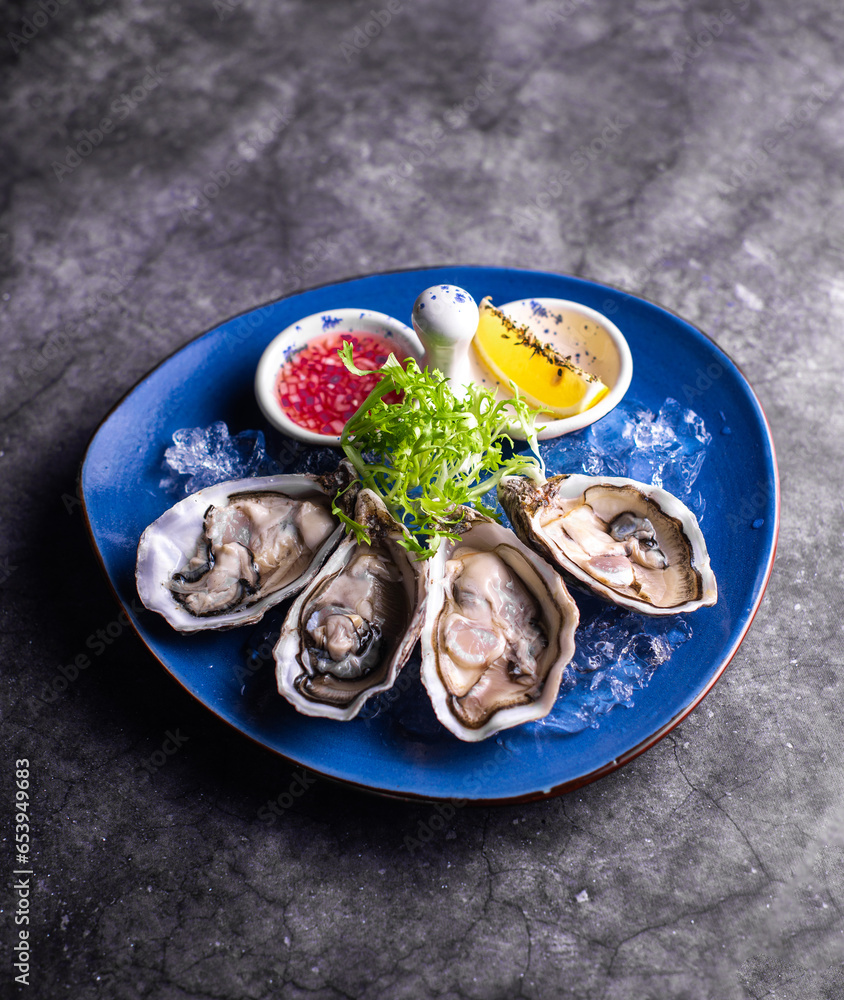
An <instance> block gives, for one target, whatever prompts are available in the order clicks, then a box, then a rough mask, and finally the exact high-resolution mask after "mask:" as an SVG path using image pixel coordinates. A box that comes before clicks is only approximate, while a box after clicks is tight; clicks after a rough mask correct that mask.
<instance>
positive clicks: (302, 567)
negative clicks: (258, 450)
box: [135, 463, 355, 632]
mask: <svg viewBox="0 0 844 1000" xmlns="http://www.w3.org/2000/svg"><path fill="white" fill-rule="evenodd" d="M354 482H355V474H354V471H353V469H352V467H351V465H350V464H349V463H341V465H340V467H339V468H338V469H337V470H336V471H335V472H333V473H330V474H328V475H326V476H311V475H289V476H265V477H262V478H256V479H238V480H233V481H231V482H226V483H220V484H219V485H217V486H209V487H207V488H206V489H203V490H199V491H198V492H197V493H193V494H191V495H190V496H189V497H186V498H185V499H184V500H181V501H179V503H177V504H176V505H175V506H174V507H171V508H170V510H168V511H165V513H164V514H162V515H161V517H159V518H158V519H157V520H156V521H154V522H153V523H152V524H151V525H150V526H149V527H148V528H147V529H146V531H144V533H143V535H142V536H141V540H140V543H139V545H138V558H137V564H136V570H135V577H136V580H137V586H138V594H139V595H140V598H141V600H142V601H143V603H144V604H145V605H146V607H148V608H149V609H150V610H151V611H157V612H158V613H159V614H161V615H163V616H164V617H165V618H166V619H167V621H168V622H169V623H170V625H172V626H173V628H175V629H178V630H179V631H180V632H196V631H200V630H202V629H222V628H234V627H236V626H238V625H249V624H253V623H255V622H257V621H260V619H261V618H262V617H263V615H264V613H265V612H266V611H267V610H268V609H269V608H271V607H273V606H274V605H276V604H278V603H279V602H280V601H282V600H284V598H285V597H287V596H289V595H290V594H293V593H296V591H297V590H300V589H301V588H302V587H304V586H305V585H306V584H307V583H309V582H310V580H311V579H313V577H314V575H315V574H316V572H317V570H318V569H319V567H320V566H321V565H322V563H323V562H324V560H325V559H326V558H327V557H328V554H329V553H330V552H331V550H332V549H333V548H334V546H335V545H336V544H337V543H338V542H339V540H340V536H341V534H342V531H343V526H342V524H341V523H340V520H339V518H338V517H336V516H335V515H334V514H333V513H332V511H331V502H332V499H333V498H334V496H335V495H336V494H337V492H338V491H339V490H343V489H345V488H346V487H348V486H350V485H351V484H353V483H354Z"/></svg>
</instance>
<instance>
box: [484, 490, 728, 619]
mask: <svg viewBox="0 0 844 1000" xmlns="http://www.w3.org/2000/svg"><path fill="white" fill-rule="evenodd" d="M498 497H499V500H500V501H501V505H502V507H503V508H504V509H505V510H506V511H507V516H508V517H509V518H510V523H511V524H512V525H513V528H514V530H515V531H516V533H517V534H518V536H519V537H520V538H521V539H522V540H523V541H524V542H526V543H527V544H528V545H530V546H531V547H532V548H534V549H535V550H536V551H537V552H539V553H541V554H542V555H543V556H545V558H546V559H548V560H549V561H551V562H552V563H554V564H555V565H557V566H559V567H560V569H561V570H562V571H563V573H564V574H565V575H566V577H567V578H569V579H570V580H572V581H573V582H574V584H575V585H578V586H583V587H585V588H586V589H588V590H591V591H593V592H594V593H596V594H597V595H598V596H600V597H603V598H605V599H606V600H609V601H612V602H613V603H614V604H619V605H621V606H623V607H626V608H630V609H632V610H634V611H638V612H641V613H642V614H647V615H672V614H679V613H681V612H687V611H694V610H695V609H696V608H700V607H703V606H706V605H711V604H714V603H715V602H716V600H717V598H718V588H717V585H716V583H715V574H714V573H713V572H712V568H711V566H710V564H709V555H708V553H707V551H706V542H705V541H704V538H703V533H702V532H701V530H700V526H699V525H698V523H697V518H696V517H695V515H694V514H693V513H692V512H691V511H690V510H689V508H688V507H686V505H685V504H683V503H682V502H681V501H680V500H678V499H677V497H675V496H673V495H672V494H671V493H669V492H667V490H663V489H661V488H660V487H658V486H649V485H648V484H646V483H638V482H636V481H635V480H632V479H622V478H617V477H605V476H581V475H574V476H565V475H563V476H552V478H551V479H549V480H547V481H546V482H545V483H544V485H542V486H538V485H537V484H536V483H534V482H532V481H531V480H529V479H527V478H523V477H520V476H507V477H505V478H504V479H502V480H501V483H500V484H499V486H498Z"/></svg>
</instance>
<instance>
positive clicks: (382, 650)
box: [274, 490, 425, 719]
mask: <svg viewBox="0 0 844 1000" xmlns="http://www.w3.org/2000/svg"><path fill="white" fill-rule="evenodd" d="M354 518H355V520H356V521H357V522H358V523H359V524H362V525H363V526H364V527H365V528H366V529H367V532H368V535H369V544H367V543H365V542H364V543H359V542H357V541H356V540H355V538H354V537H352V536H349V537H348V538H346V539H345V540H344V541H343V542H341V543H340V545H339V547H338V548H337V550H336V551H335V552H334V554H333V555H332V556H331V558H330V559H329V560H328V562H326V564H325V566H324V567H323V569H322V570H321V572H320V573H319V574H318V575H317V577H316V579H314V581H313V582H312V583H311V585H310V586H309V587H308V588H307V590H305V591H303V593H302V594H300V595H299V597H298V598H297V600H296V601H295V602H294V604H293V606H292V607H291V609H290V611H289V613H288V615H287V618H286V619H285V622H284V625H283V627H282V630H281V635H280V637H279V640H278V642H277V643H276V646H275V650H274V656H275V661H276V679H277V682H278V689H279V692H280V693H281V694H282V695H283V696H284V697H285V698H286V699H287V700H288V701H289V702H290V703H291V704H292V705H294V707H295V708H297V709H298V710H299V711H300V712H302V713H304V714H305V715H320V716H325V717H327V718H331V719H352V718H354V717H355V716H356V715H357V713H358V712H359V711H360V709H361V708H362V706H363V705H364V703H365V702H366V700H367V699H368V698H370V697H371V696H372V695H374V694H377V693H378V692H380V691H385V690H387V689H388V688H390V687H392V685H393V683H394V682H395V680H396V677H397V676H398V674H399V671H400V670H401V668H402V667H403V666H404V664H405V663H406V662H407V659H408V657H409V656H410V653H411V651H412V650H413V647H414V646H415V645H416V640H417V638H418V637H419V631H420V629H421V626H422V612H423V609H424V595H425V577H424V574H423V573H422V572H421V565H420V564H419V563H418V562H416V560H415V559H414V558H413V556H411V555H410V554H409V553H408V552H407V551H406V550H405V549H404V548H403V547H402V546H401V545H400V544H399V539H400V538H401V537H402V534H403V532H404V529H403V527H402V526H401V525H400V524H399V523H398V521H396V520H395V519H394V518H393V517H392V515H391V514H390V513H389V511H388V510H387V508H386V507H385V506H384V503H383V502H382V501H381V499H380V497H378V496H377V495H376V494H375V493H373V492H372V491H371V490H361V491H360V493H359V494H358V496H357V501H356V504H355V513H354Z"/></svg>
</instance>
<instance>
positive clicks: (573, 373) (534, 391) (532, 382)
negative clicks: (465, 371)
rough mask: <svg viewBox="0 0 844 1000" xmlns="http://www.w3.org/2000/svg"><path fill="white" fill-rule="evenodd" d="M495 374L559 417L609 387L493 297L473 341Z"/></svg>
mask: <svg viewBox="0 0 844 1000" xmlns="http://www.w3.org/2000/svg"><path fill="white" fill-rule="evenodd" d="M472 344H473V346H474V348H475V351H476V353H477V355H478V357H479V358H480V360H481V361H482V362H483V364H484V365H485V366H486V367H487V368H488V369H489V370H490V372H492V374H493V375H494V376H495V377H496V378H498V379H500V380H501V381H502V382H504V383H505V384H506V383H508V382H515V384H516V385H517V386H518V387H519V391H520V393H521V394H522V395H523V396H524V398H525V399H526V400H527V401H528V402H529V403H530V404H531V406H535V407H537V408H538V409H541V410H543V411H544V412H548V413H553V414H554V416H556V417H570V416H573V415H574V414H575V413H582V412H583V411H584V410H588V409H589V407H590V406H594V405H595V403H597V402H598V400H599V399H602V398H603V397H604V396H605V395H606V394H607V393H608V392H609V389H608V388H607V386H606V385H604V383H603V382H602V381H601V380H600V379H599V378H598V376H597V375H591V374H590V373H589V372H586V371H584V370H583V369H582V368H580V367H578V366H577V365H576V364H575V363H574V362H573V361H572V360H571V358H570V357H566V356H564V355H562V354H561V353H560V352H559V351H558V350H557V349H556V348H555V347H554V346H553V344H549V343H545V342H543V341H541V340H540V339H539V338H538V337H537V336H536V334H535V333H532V332H531V330H530V328H529V327H527V326H520V325H518V324H516V323H514V322H513V320H511V319H509V318H508V317H507V316H505V315H504V313H503V312H501V310H500V309H496V308H495V306H493V304H492V301H491V299H490V297H489V296H487V297H486V298H485V299H483V300H482V301H481V303H480V322H479V323H478V329H477V331H476V332H475V338H474V340H473V341H472Z"/></svg>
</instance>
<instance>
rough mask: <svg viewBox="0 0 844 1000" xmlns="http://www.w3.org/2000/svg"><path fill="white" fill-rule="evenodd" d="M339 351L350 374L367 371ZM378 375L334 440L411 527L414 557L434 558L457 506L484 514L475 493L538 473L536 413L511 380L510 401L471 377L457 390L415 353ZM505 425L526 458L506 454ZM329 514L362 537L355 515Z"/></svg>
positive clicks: (348, 352)
mask: <svg viewBox="0 0 844 1000" xmlns="http://www.w3.org/2000/svg"><path fill="white" fill-rule="evenodd" d="M338 353H339V355H340V357H341V359H342V360H343V362H344V364H345V365H346V367H347V368H348V369H349V371H350V372H352V373H354V374H355V375H370V376H371V375H372V374H373V372H372V371H369V370H363V369H360V368H358V367H357V366H356V365H355V363H354V360H353V357H352V345H351V344H350V343H346V344H344V346H343V347H342V348H341V349H340V351H339V352H338ZM377 374H380V376H381V378H380V380H379V382H378V384H377V385H376V386H375V388H374V389H373V390H372V392H371V393H370V394H369V395H368V396H367V398H366V399H365V400H364V401H363V403H361V405H360V407H359V408H358V410H357V412H356V413H355V414H354V415H353V416H352V417H351V418H350V419H349V420H348V422H347V423H346V426H345V428H344V429H343V433H342V434H341V436H340V444H341V446H342V448H343V451H344V452H345V453H346V456H347V457H348V459H349V461H350V462H351V463H352V464H353V465H354V467H355V469H356V470H357V473H358V476H359V477H360V479H361V482H362V483H363V485H364V486H365V487H368V488H369V489H371V490H373V491H374V492H375V493H377V494H378V495H379V496H380V497H381V498H382V499H383V501H384V503H385V504H386V506H387V508H388V509H389V510H390V512H391V513H392V514H393V516H394V517H395V518H396V519H397V520H399V521H401V522H402V523H403V524H404V525H405V526H406V527H408V528H409V529H410V532H411V535H410V536H409V537H408V538H407V539H405V541H404V542H403V543H402V544H404V545H405V547H406V548H408V549H409V550H410V551H412V552H415V553H416V554H417V556H418V557H419V558H429V557H430V556H432V555H433V554H434V552H435V551H436V549H437V547H438V546H439V544H440V542H441V541H442V540H443V539H444V538H458V537H459V536H458V535H456V534H455V533H454V531H453V530H449V529H453V528H454V526H455V524H456V523H457V522H459V520H460V513H459V511H458V510H456V508H457V507H459V505H461V504H467V505H470V506H474V507H476V508H477V509H478V510H480V511H481V512H482V513H485V514H487V515H490V516H492V515H493V511H492V510H491V509H490V508H488V507H486V506H485V505H484V504H483V502H482V500H481V498H482V497H483V496H484V495H485V494H486V493H488V492H489V491H490V490H492V489H495V487H496V486H497V485H498V483H499V481H500V480H501V478H502V477H503V476H506V475H517V474H526V475H529V476H531V478H533V479H536V480H538V481H542V480H543V479H544V475H545V467H544V463H543V462H542V459H541V458H540V457H539V442H538V440H537V432H536V418H537V416H538V411H535V410H533V409H531V407H530V406H529V405H528V404H527V403H526V402H525V400H524V399H521V398H520V397H519V393H518V389H517V388H516V386H515V385H513V384H512V383H511V386H512V388H513V391H514V395H513V398H511V399H507V400H503V401H502V400H498V399H496V397H495V395H494V394H493V393H492V392H491V391H490V390H489V389H484V388H483V387H481V386H478V385H474V384H472V385H470V386H469V387H468V388H467V390H466V393H465V395H463V396H457V395H455V393H454V392H453V391H452V389H451V387H450V385H449V384H448V379H446V378H445V377H444V376H443V374H442V373H441V372H439V371H437V370H436V369H434V370H433V371H429V370H428V369H427V368H426V369H425V370H424V371H423V370H421V369H420V368H419V365H418V364H417V363H416V361H415V360H413V359H410V360H409V361H407V363H406V365H405V366H402V364H401V363H400V362H399V361H398V360H397V359H396V357H395V355H393V354H391V355H390V356H389V358H388V359H387V361H386V362H385V364H384V366H383V367H382V368H380V369H378V371H377ZM393 392H395V393H399V394H401V399H400V401H399V402H395V403H387V402H385V401H384V397H385V396H387V395H388V394H389V393H393ZM511 423H517V424H518V425H519V427H520V428H521V430H522V433H523V434H524V436H525V439H526V440H527V442H528V444H529V446H530V448H531V450H532V451H533V452H534V454H533V455H518V454H514V455H511V456H510V457H508V458H505V457H504V448H505V446H512V444H513V442H512V439H511V438H510V437H509V435H508V434H507V433H506V430H507V427H508V425H510V424H511ZM335 513H337V514H338V516H340V517H341V519H342V520H343V522H344V523H345V524H346V525H347V527H348V528H350V529H351V530H353V531H355V533H356V535H357V537H358V538H360V537H361V535H360V533H359V532H360V531H362V530H363V529H362V528H361V526H360V525H358V524H357V522H354V521H353V520H352V519H351V518H348V517H347V516H345V515H343V514H342V512H341V511H339V510H338V509H337V508H336V505H335Z"/></svg>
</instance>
